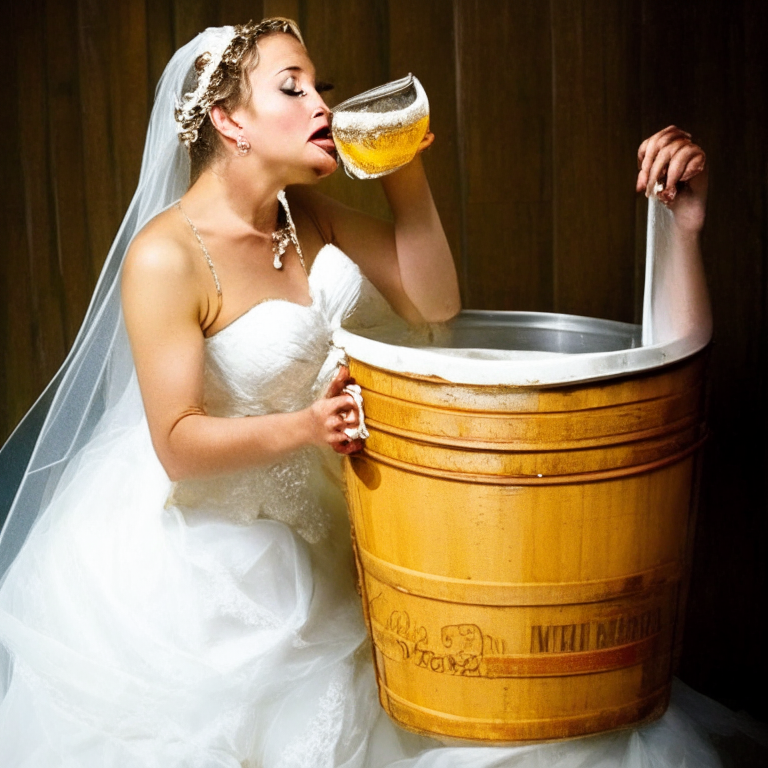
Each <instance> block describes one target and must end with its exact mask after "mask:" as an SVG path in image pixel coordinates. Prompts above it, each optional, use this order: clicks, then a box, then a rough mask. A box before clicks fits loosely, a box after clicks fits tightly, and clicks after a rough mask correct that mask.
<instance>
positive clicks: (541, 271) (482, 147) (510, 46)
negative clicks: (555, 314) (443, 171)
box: [456, 0, 552, 309]
mask: <svg viewBox="0 0 768 768" xmlns="http://www.w3.org/2000/svg"><path fill="white" fill-rule="evenodd" d="M549 27H550V23H549V7H548V5H547V3H542V2H539V1H538V0H513V1H512V2H506V3H497V2H493V0H462V1H461V2H459V3H458V5H457V14H456V30H457V34H458V35H459V36H460V42H459V45H458V55H459V59H458V61H457V67H458V68H459V94H458V101H459V105H460V113H459V121H460V127H459V130H460V133H461V136H462V143H463V146H462V148H461V151H462V153H463V155H464V161H463V164H462V165H463V176H464V178H463V180H462V181H463V188H464V195H465V206H464V216H465V225H464V226H465V233H464V241H465V248H466V256H465V274H464V283H465V294H466V295H465V300H466V304H467V305H468V306H469V307H475V308H481V309H548V308H549V307H550V304H551V301H550V296H551V283H552V266H551V264H552V262H551V249H552V246H551V229H552V206H551V176H552V170H551V145H552V107H551V97H550V84H551V80H552V74H551V62H550V46H549V38H550V29H549Z"/></svg>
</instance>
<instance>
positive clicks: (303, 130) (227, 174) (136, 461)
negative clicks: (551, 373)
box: [0, 19, 717, 768]
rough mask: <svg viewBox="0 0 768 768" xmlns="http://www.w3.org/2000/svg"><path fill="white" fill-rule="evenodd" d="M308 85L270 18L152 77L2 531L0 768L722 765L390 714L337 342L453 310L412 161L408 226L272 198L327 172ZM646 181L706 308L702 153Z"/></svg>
mask: <svg viewBox="0 0 768 768" xmlns="http://www.w3.org/2000/svg"><path fill="white" fill-rule="evenodd" d="M193 65H194V66H193ZM193 70H196V72H197V78H196V79H195V78H194V77H192V74H193ZM319 90H320V87H319V86H318V84H317V83H316V82H315V79H314V68H313V66H312V63H311V61H310V60H309V58H308V56H307V53H306V50H305V49H304V46H303V43H302V41H301V36H300V33H299V32H298V29H297V28H296V26H295V24H293V23H292V22H289V21H286V20H281V19H275V20H267V21H265V22H262V23H261V24H259V25H255V26H253V25H246V26H245V27H243V28H237V29H236V30H233V29H232V28H223V29H212V30H207V31H206V32H205V33H203V34H202V35H200V36H199V37H198V38H197V39H196V40H194V41H192V42H191V43H190V44H188V45H187V46H185V47H184V48H182V49H181V50H180V51H179V52H177V54H176V55H175V56H174V59H173V60H172V61H171V63H170V64H169V66H168V68H167V70H166V73H165V74H164V76H163V79H162V81H161V84H160V86H159V88H158V97H157V101H156V106H155V110H154V112H153V117H152V122H151V126H150V133H149V137H148V140H147V147H146V151H145V158H144V164H143V168H142V180H141V182H140V186H139V190H138V192H137V196H136V198H135V199H134V201H133V203H132V206H131V209H130V210H129V213H128V216H127V217H126V222H125V223H124V225H123V228H122V229H121V232H120V234H119V235H118V239H117V241H116V244H115V246H114V248H113V252H112V253H111V254H110V258H109V260H108V262H107V265H106V266H105V272H104V273H103V275H102V279H101V281H100V283H99V286H98V287H97V291H96V295H95V298H94V302H93V304H92V306H91V308H90V310H89V315H88V317H87V318H86V322H85V325H84V329H83V331H82V332H81V335H80V337H79V338H78V340H77V342H76V345H75V349H74V350H73V353H72V354H71V356H70V358H68V362H67V364H66V365H65V368H64V370H63V372H62V373H61V375H60V381H61V383H60V384H59V388H58V391H57V394H56V399H55V400H54V402H53V405H52V407H51V411H50V414H49V416H48V418H47V421H46V424H45V426H44V428H43V430H42V432H41V436H40V438H39V440H38V443H37V446H36V449H35V452H34V454H33V456H32V459H31V462H30V467H29V469H28V471H27V474H26V476H25V478H24V481H23V483H22V486H21V488H20V491H19V494H18V495H17V498H16V502H15V506H14V509H13V511H12V515H11V517H10V518H9V522H8V525H7V526H6V528H5V529H4V533H3V540H2V550H1V551H0V554H2V556H3V558H4V559H3V560H2V561H1V562H2V563H4V565H3V566H2V567H3V568H7V567H8V563H10V562H11V561H12V565H11V567H10V568H9V569H8V571H7V574H6V575H5V578H4V582H3V584H2V588H1V589H0V638H2V641H3V643H4V645H5V647H6V648H7V650H8V653H9V658H8V659H6V662H7V668H8V675H7V686H6V694H5V698H4V700H3V703H2V707H1V708H0V766H6V765H8V766H11V765H13V766H46V767H52V766H58V765H61V766H64V765H67V766H69V765H77V766H94V767H96V766H98V768H105V767H106V766H115V767H117V766H119V767H120V768H127V767H128V766H131V767H132V766H141V767H142V768H147V767H148V766H158V767H159V766H163V768H172V767H175V766H178V767H179V768H180V767H181V766H185V767H186V766H199V768H216V767H219V766H221V767H222V768H223V767H224V766H226V767H227V768H236V767H238V766H250V768H255V766H269V767H270V768H274V767H275V766H350V767H351V766H371V767H372V766H384V765H393V764H397V765H399V766H415V765H418V766H420V767H421V766H457V765H466V766H492V765H510V766H511V765H559V766H577V765H606V766H607V765H615V766H619V765H622V766H630V765H632V766H633V765H637V766H638V767H639V766H641V765H646V764H649V763H648V762H647V761H649V760H655V761H657V762H655V763H654V765H662V766H665V767H666V768H672V766H683V765H684V764H687V765H699V766H705V765H716V764H717V762H716V760H715V757H714V755H713V753H712V752H711V749H710V748H709V747H708V746H707V745H706V743H705V742H703V741H702V740H701V739H700V738H699V737H698V736H696V734H695V732H694V728H693V726H691V725H690V723H689V721H688V720H687V719H686V716H685V715H683V714H681V712H680V711H679V709H677V708H675V707H673V708H672V709H671V710H670V712H669V713H668V714H667V715H666V716H665V717H664V718H663V719H662V720H661V721H660V722H659V723H657V724H654V725H652V726H650V727H648V728H645V729H642V730H638V731H627V732H623V733H620V734H612V735H608V736H605V737H597V738H592V739H584V740H580V741H576V742H566V743H563V744H554V745H541V746H537V747H520V748H517V749H501V750H500V749H474V748H471V749H457V748H444V747H441V746H440V745H439V744H438V743H437V742H434V741H431V740H428V739H422V738H419V737H415V736H412V735H410V734H407V733H405V732H403V731H401V730H399V729H398V728H396V727H395V726H394V725H392V724H391V723H390V721H389V720H388V719H387V718H386V717H385V716H384V715H383V713H382V711H381V709H380V708H379V706H378V703H377V700H376V691H375V683H374V679H373V672H372V668H371V664H370V655H369V651H368V648H367V639H366V636H365V629H364V626H363V622H362V617H361V612H360V607H359V601H358V598H357V595H356V594H355V590H354V579H353V573H352V565H351V555H350V550H349V535H348V530H347V527H346V513H345V507H344V500H343V497H342V495H341V491H340V484H339V482H338V464H337V463H336V461H334V457H333V453H332V452H330V451H328V450H327V447H328V446H330V447H331V448H333V449H334V450H336V451H337V452H340V453H349V452H352V451H355V450H358V449H359V448H360V445H361V443H360V440H359V438H357V437H356V432H355V430H356V428H357V425H358V413H357V407H356V405H355V401H354V399H353V398H352V397H351V396H350V395H348V394H345V393H343V392H342V390H343V388H344V386H345V385H346V384H347V379H346V371H345V370H344V369H343V368H342V369H341V370H339V372H338V373H337V372H336V371H337V367H338V363H339V357H338V356H337V355H334V354H333V353H331V354H329V340H330V334H331V332H332V331H333V329H334V328H335V327H338V325H339V324H341V323H342V322H345V323H352V324H358V325H360V324H362V325H365V324H368V323H374V322H380V321H382V318H388V322H395V321H396V320H395V318H394V315H393V314H392V312H391V309H390V308H389V306H391V307H392V308H394V310H395V312H396V313H397V314H399V315H400V317H401V318H403V319H404V320H406V321H408V322H411V323H421V322H434V321H442V320H445V319H448V318H450V317H451V316H452V315H453V314H455V313H456V312H457V311H458V309H459V298H458V290H457V282H456V275H455V272H454V269H453V265H452V260H451V257H450V252H449V249H448V246H447V244H446V240H445V236H444V234H443V231H442V227H441V225H440V222H439V219H438V217H437V214H436V212H435V208H434V204H433V202H432V198H431V195H430V192H429V187H428V185H427V182H426V179H425V176H424V172H423V169H422V167H421V164H420V161H419V160H418V159H416V160H415V161H414V162H413V163H412V164H411V165H409V166H408V167H407V168H405V169H403V170H401V171H399V172H397V173H395V174H393V175H391V176H388V177H385V179H384V180H383V182H382V183H383V185H384V189H385V192H386V193H387V197H388V200H389V202H390V205H391V207H392V211H393V215H394V225H389V224H386V223H383V222H379V221H376V220H373V219H370V218H369V217H365V216H363V215H361V214H359V213H356V212H354V211H351V210H349V209H347V208H345V207H343V206H341V205H339V204H337V203H334V202H333V201H331V200H328V199H326V198H324V197H322V196H320V195H317V194H315V193H313V192H311V190H309V189H307V188H306V187H304V188H292V189H291V190H290V191H289V193H288V196H287V198H283V196H282V194H281V193H282V190H283V189H284V188H285V187H287V186H292V185H299V186H301V185H311V184H312V183H314V182H315V181H317V180H318V179H320V178H322V177H324V176H326V175H328V174H329V173H331V172H333V171H334V169H335V168H336V159H335V156H334V152H333V149H332V144H331V142H330V141H329V137H328V121H329V113H328V109H327V107H326V106H325V104H324V103H323V100H322V97H321V95H320V93H319ZM182 93H184V94H187V95H185V96H184V98H183V99H182V100H181V101H180V102H177V100H178V99H179V97H180V96H181V94H182ZM174 105H175V110H174ZM174 111H175V117H174ZM177 132H178V134H179V137H180V139H181V141H182V142H183V144H186V146H187V147H188V148H189V159H188V156H187V149H186V148H185V147H184V146H180V145H179V140H178V138H177V136H176V134H177ZM430 142H431V136H430V137H429V138H427V139H426V140H425V142H424V143H423V145H422V148H424V147H426V146H428V144H429V143H430ZM189 160H191V177H192V184H191V186H189V188H188V189H187V188H186V185H187V182H188V180H189V176H188V172H189V169H190V164H189ZM641 164H642V169H641V173H640V177H639V180H638V185H639V187H643V188H644V187H645V186H647V187H648V189H649V190H652V189H653V188H654V186H655V184H656V182H657V180H658V179H659V178H661V177H662V176H663V175H664V174H665V173H666V187H665V188H664V189H665V193H664V194H665V195H666V196H667V197H671V196H672V195H673V194H674V192H675V190H676V189H677V186H676V185H677V182H679V181H690V182H691V183H690V185H689V186H688V187H687V188H686V190H685V193H684V194H682V195H681V198H682V199H680V200H678V201H675V202H674V203H673V206H674V207H675V215H676V217H678V212H679V219H677V218H676V221H679V227H678V228H677V229H676V230H675V233H676V236H677V237H678V243H677V252H676V261H675V264H676V268H678V269H679V270H680V272H679V274H680V279H681V280H682V281H683V283H684V287H685V290H688V292H689V293H688V295H689V296H691V297H694V299H695V297H697V296H698V299H699V300H701V299H702V291H704V294H703V300H704V301H706V293H705V289H704V287H703V282H702V273H701V263H700V257H699V255H698V249H697V245H696V235H697V233H698V230H699V229H700V227H701V223H702V221H703V210H704V197H705V191H706V182H705V179H704V176H703V174H702V173H701V171H702V170H703V166H704V158H703V153H702V152H701V150H700V149H699V148H698V147H696V146H695V145H693V144H692V143H691V142H690V137H688V136H687V134H683V133H682V132H681V131H679V130H677V129H668V130H667V131H665V132H662V133H661V134H657V135H656V136H655V137H653V138H652V139H651V140H650V142H647V143H646V144H645V145H643V147H642V148H641ZM179 198H180V199H179ZM279 199H280V202H278V201H279ZM283 200H286V201H287V202H285V203H283V202H282V201H283ZM176 201H178V203H177V202H176ZM669 202H670V203H671V202H672V201H671V200H670V201H669ZM134 235H135V236H134ZM129 244H130V248H129V249H128V245H129ZM126 250H127V255H126V256H125V260H124V261H125V263H124V269H123V273H122V307H123V312H124V322H123V320H122V319H121V315H120V311H119V307H120V303H119V298H118V294H117V291H116V290H115V287H116V285H117V283H118V280H117V276H118V270H119V268H120V264H121V261H122V257H123V255H124V254H125V252H126ZM382 297H383V298H382ZM385 299H386V301H385ZM388 305H389V306H388ZM670 317H671V322H672V324H673V325H675V324H680V323H685V322H686V316H685V313H682V315H681V314H679V313H678V314H675V313H674V312H673V313H672V314H671V315H670ZM126 331H127V333H126ZM129 344H130V350H131V352H132V356H131V354H129ZM134 363H135V367H134ZM33 523H36V524H35V525H34V527H33ZM30 528H31V529H32V530H31V533H29V535H28V536H27V532H28V531H29V530H30ZM22 542H24V543H23V544H22ZM11 658H12V660H13V665H12V669H11V663H10V659H11ZM686 760H687V761H688V762H687V763H685V761H686ZM399 761H402V762H399Z"/></svg>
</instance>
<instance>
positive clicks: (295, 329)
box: [167, 243, 398, 541]
mask: <svg viewBox="0 0 768 768" xmlns="http://www.w3.org/2000/svg"><path fill="white" fill-rule="evenodd" d="M308 279H309V292H310V296H311V303H310V304H309V305H307V306H304V305H302V304H297V303H295V302H290V301H285V300H282V299H268V300H266V301H263V302H261V303H259V304H256V305H255V306H254V307H251V309H249V310H248V311H247V312H245V313H244V314H242V315H240V317H238V318H237V319H236V320H234V321H233V322H232V323H230V324H229V325H227V326H225V327H224V328H222V329H221V330H220V331H219V332H218V333H216V334H214V335H213V336H211V337H209V338H208V339H206V342H205V409H206V412H207V413H208V414H209V415H211V416H225V417H242V416H258V415H263V414H268V413H287V412H291V411H297V410H301V409H302V408H306V407H307V406H309V405H310V404H311V403H312V402H313V401H314V400H316V399H317V398H318V397H320V396H321V395H322V394H323V392H324V391H325V389H326V388H327V386H328V384H329V383H330V381H331V379H332V378H333V375H334V373H335V371H336V368H337V366H338V364H339V361H340V359H341V355H340V353H339V351H338V350H336V349H335V348H333V346H332V344H331V336H332V334H333V331H334V330H336V329H337V328H339V327H340V326H342V324H343V325H345V326H348V327H355V328H361V327H366V326H369V325H376V324H379V323H381V322H383V321H385V319H387V318H388V319H389V321H390V322H398V321H397V318H396V316H395V315H394V313H393V312H392V310H391V309H390V308H389V305H388V304H387V302H386V300H385V299H384V298H383V297H382V295H381V294H380V293H379V292H378V291H377V290H376V288H375V287H374V286H373V285H372V284H371V283H370V281H368V280H367V279H366V278H365V277H364V276H363V275H362V273H361V272H360V269H359V268H358V267H357V265H356V264H355V263H354V262H353V261H352V260H351V259H349V257H347V256H346V254H344V253H343V251H341V250H340V249H339V248H338V247H337V246H335V245H333V244H330V243H329V244H327V245H325V246H323V247H322V248H321V249H320V251H319V253H318V254H317V256H316V258H315V261H314V262H313V264H312V268H311V269H310V272H309V275H308ZM334 457H335V454H332V452H330V449H328V450H320V449H317V448H313V447H306V448H303V449H301V450H299V451H296V452H294V453H293V454H292V455H291V456H289V457H288V458H286V459H285V460H283V461H280V462H278V463H276V464H274V465H272V466H270V467H257V468H254V469H249V470H247V471H243V472H238V473H235V474H231V475H224V476H217V477H211V478H199V479H194V480H184V481H180V482H177V483H174V486H173V490H172V492H171V495H170V496H169V498H168V504H167V506H168V505H173V506H176V507H178V508H179V509H180V510H182V512H183V513H184V514H185V516H186V517H188V519H190V520H192V519H193V518H194V517H201V516H202V517H203V518H210V517H211V516H214V517H217V518H221V517H227V518H228V519H230V520H233V521H235V522H240V523H243V524H247V523H248V522H250V521H252V520H254V519H256V518H259V517H267V518H271V519H277V520H282V521H283V522H286V523H288V524H290V525H291V526H292V527H294V528H295V529H296V530H297V531H298V532H299V533H300V534H301V535H302V536H304V538H306V539H307V540H309V541H315V540H318V539H319V538H321V537H322V535H323V534H324V532H325V530H326V529H327V525H328V520H327V508H328V504H327V503H325V501H324V498H323V497H324V494H325V493H326V491H327V486H328V479H329V476H331V477H333V476H337V475H338V461H336V460H335V458H334Z"/></svg>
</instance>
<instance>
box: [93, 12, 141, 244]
mask: <svg viewBox="0 0 768 768" xmlns="http://www.w3.org/2000/svg"><path fill="white" fill-rule="evenodd" d="M110 15H111V19H110V26H111V32H112V34H111V41H112V45H113V51H115V52H116V53H115V54H113V56H112V67H111V71H112V88H111V89H110V93H111V95H112V115H113V123H112V135H113V137H114V142H115V144H116V145H117V146H118V147H120V150H119V153H118V155H117V157H116V160H117V162H116V168H115V171H116V174H117V181H118V185H119V186H118V189H119V195H120V198H119V199H120V204H121V210H122V211H124V210H126V209H127V208H128V204H129V203H130V201H131V198H132V197H133V194H134V192H135V191H136V185H137V183H138V181H139V169H140V168H141V156H142V154H143V151H144V139H145V137H146V133H147V124H148V122H149V105H148V104H147V98H146V93H147V85H146V84H147V79H148V74H147V17H146V12H145V3H144V1H143V0H124V1H123V2H120V3H116V4H115V5H114V6H112V8H111V11H110ZM117 52H119V54H118V53H117ZM102 258H103V257H102Z"/></svg>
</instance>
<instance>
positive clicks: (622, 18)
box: [551, 0, 640, 321]
mask: <svg viewBox="0 0 768 768" xmlns="http://www.w3.org/2000/svg"><path fill="white" fill-rule="evenodd" d="M551 9H552V50H553V88H554V94H553V100H554V128H553V131H554V134H553V135H554V139H553V142H554V144H553V169H554V188H553V195H554V273H555V281H554V285H555V300H554V308H555V310H556V311H558V312H566V313H572V314H579V315H589V316H591V317H605V318H610V319H613V320H624V321H631V320H632V319H633V316H634V291H633V278H634V272H635V269H634V261H635V252H634V231H633V230H634V224H635V192H634V181H635V173H636V163H635V156H636V151H637V146H638V144H639V143H640V132H639V114H640V101H639V93H638V88H637V70H638V62H639V41H638V37H637V35H636V30H637V29H638V28H639V21H640V19H639V6H638V5H637V3H635V2H633V1H632V0H621V1H617V0H562V2H553V3H551Z"/></svg>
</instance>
